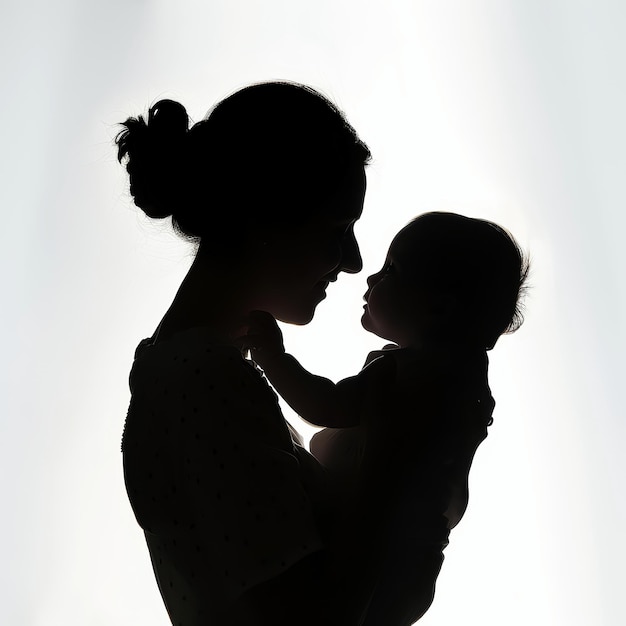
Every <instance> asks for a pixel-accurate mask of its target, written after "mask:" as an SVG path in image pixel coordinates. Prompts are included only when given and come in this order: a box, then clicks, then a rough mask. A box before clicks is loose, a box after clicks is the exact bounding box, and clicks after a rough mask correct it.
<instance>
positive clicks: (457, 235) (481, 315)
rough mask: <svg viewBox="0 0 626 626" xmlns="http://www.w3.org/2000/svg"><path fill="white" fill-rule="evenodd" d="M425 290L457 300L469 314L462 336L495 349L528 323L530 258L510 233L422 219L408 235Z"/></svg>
mask: <svg viewBox="0 0 626 626" xmlns="http://www.w3.org/2000/svg"><path fill="white" fill-rule="evenodd" d="M401 232H402V233H403V236H409V237H411V240H410V249H411V250H413V251H414V252H415V254H414V255H412V258H411V260H410V263H411V269H412V273H413V275H414V276H415V277H416V279H417V280H418V283H419V285H420V287H421V288H424V289H426V290H427V291H428V292H430V293H433V294H448V295H452V296H454V297H455V299H456V301H457V302H458V303H459V305H460V307H462V310H463V319H462V320H460V325H459V328H458V329H455V330H456V331H457V335H459V334H460V335H463V334H464V333H465V334H466V338H468V339H471V341H472V342H478V343H479V344H480V345H481V347H483V348H486V349H487V350H490V349H491V348H493V346H494V345H495V343H496V341H497V340H498V337H500V335H502V334H505V333H512V332H515V331H516V330H517V329H518V328H519V327H520V326H521V325H522V323H523V321H524V316H523V306H522V297H523V295H524V293H525V291H526V289H527V279H528V273H529V269H530V263H529V260H528V257H527V256H526V255H525V254H524V252H523V250H522V249H521V247H520V246H519V244H518V243H517V241H515V239H514V238H513V236H512V235H511V234H510V233H509V232H508V231H507V230H506V229H504V228H502V227H501V226H499V225H498V224H495V223H494V222H490V221H487V220H482V219H476V218H471V217H465V216H463V215H458V214H456V213H444V212H432V213H425V214H423V215H420V216H419V217H417V218H415V219H414V220H413V221H411V222H410V223H409V224H408V225H407V226H406V227H405V229H403V231H401Z"/></svg>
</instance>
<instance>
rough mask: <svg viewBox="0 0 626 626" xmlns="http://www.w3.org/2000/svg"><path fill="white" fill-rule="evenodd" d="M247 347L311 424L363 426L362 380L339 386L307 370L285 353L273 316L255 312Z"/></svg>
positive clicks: (275, 383) (268, 375)
mask: <svg viewBox="0 0 626 626" xmlns="http://www.w3.org/2000/svg"><path fill="white" fill-rule="evenodd" d="M244 344H245V346H246V347H247V348H249V350H250V353H251V355H252V358H253V359H254V361H255V362H256V363H258V364H259V365H260V366H261V367H262V368H263V371H264V372H265V375H266V376H267V378H268V379H269V381H270V382H271V383H272V385H273V386H274V387H275V388H276V391H278V393H279V394H280V395H281V396H282V397H283V398H284V399H285V401H286V402H287V403H288V404H289V406H290V407H291V408H292V409H293V410H294V411H295V412H296V413H297V414H298V415H300V417H302V418H303V419H305V420H306V421H307V422H310V423H311V424H315V425H316V426H328V427H331V428H346V427H349V426H356V425H357V424H358V423H359V404H360V394H359V381H358V377H357V376H353V377H351V378H346V379H345V380H342V381H340V382H339V383H337V384H335V383H333V382H332V381H330V380H328V379H327V378H323V377H321V376H315V375H314V374H311V373H310V372H308V371H307V370H305V369H304V368H303V367H302V365H300V363H298V361H297V360H296V359H295V358H294V357H293V356H291V355H290V354H287V353H286V352H285V348H284V345H283V338H282V333H281V332H280V329H279V328H278V325H277V324H276V321H275V320H274V318H273V317H272V316H271V315H270V314H269V313H266V312H264V311H253V312H252V313H251V314H250V318H249V329H248V334H247V335H246V337H245V338H244Z"/></svg>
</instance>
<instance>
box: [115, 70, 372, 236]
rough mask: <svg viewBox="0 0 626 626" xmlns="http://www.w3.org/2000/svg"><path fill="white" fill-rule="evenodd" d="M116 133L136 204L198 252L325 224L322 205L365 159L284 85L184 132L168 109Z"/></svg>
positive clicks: (336, 120)
mask: <svg viewBox="0 0 626 626" xmlns="http://www.w3.org/2000/svg"><path fill="white" fill-rule="evenodd" d="M123 127H124V128H123V130H122V131H121V132H120V133H119V134H118V135H117V137H116V140H115V141H116V143H117V146H118V159H119V160H120V162H121V161H122V160H126V167H127V170H128V173H129V175H130V191H131V194H132V195H133V197H134V200H135V204H136V205H137V206H138V207H140V208H141V209H142V210H143V211H144V212H145V213H146V214H147V215H148V216H149V217H153V218H165V217H169V216H170V215H171V216H172V224H173V227H174V229H175V231H176V232H177V233H178V234H180V235H182V236H183V237H184V238H186V239H188V240H191V241H194V242H196V243H198V242H199V241H200V240H201V239H202V238H204V237H205V236H207V235H209V236H210V238H211V242H212V245H213V242H215V243H216V244H217V243H218V242H220V241H222V242H224V240H225V241H226V242H231V241H233V240H234V239H238V238H240V237H241V235H242V234H243V233H245V232H246V231H247V232H252V231H253V230H254V228H255V226H257V225H259V224H263V225H265V226H270V227H278V228H280V227H281V226H287V227H289V226H290V225H292V224H301V223H304V222H306V221H307V220H308V219H311V218H314V217H316V216H317V215H319V214H320V213H322V214H323V210H324V206H325V202H324V200H325V199H327V198H329V197H330V196H331V195H332V194H333V192H334V191H336V190H337V189H338V188H339V186H340V185H341V184H342V181H343V179H344V178H345V177H346V176H347V175H348V173H349V172H350V171H351V170H353V169H354V168H359V167H360V168H362V167H363V166H364V165H366V164H367V163H368V162H369V160H370V158H371V155H370V151H369V149H368V147H367V146H366V145H365V143H363V142H362V141H361V140H360V139H359V137H358V136H357V134H356V131H355V130H354V128H353V127H352V126H350V124H349V123H348V121H347V120H346V118H345V116H344V114H343V113H342V112H341V111H340V110H339V109H338V108H337V107H336V106H335V105H334V104H333V103H332V102H331V101H330V100H328V98H326V97H325V96H323V95H322V94H321V93H319V92H317V91H316V90H314V89H312V88H311V87H308V86H306V85H301V84H298V83H291V82H284V81H283V82H269V83H258V84H254V85H250V86H248V87H245V88H243V89H240V90H239V91H236V92H235V93H233V94H232V95H230V96H228V97H227V98H225V99H224V100H222V101H221V102H219V103H218V104H217V105H216V106H214V107H213V108H212V109H211V111H210V112H209V114H208V115H207V117H206V118H205V119H203V120H201V121H200V122H197V123H196V124H193V125H192V126H191V128H189V118H188V115H187V112H186V110H185V108H184V107H183V105H182V104H179V103H178V102H174V101H172V100H161V101H159V102H157V103H156V104H155V105H154V106H152V107H151V108H150V110H149V113H148V116H147V119H144V118H143V117H142V116H138V117H135V118H133V117H131V118H128V119H127V120H126V121H125V122H124V124H123Z"/></svg>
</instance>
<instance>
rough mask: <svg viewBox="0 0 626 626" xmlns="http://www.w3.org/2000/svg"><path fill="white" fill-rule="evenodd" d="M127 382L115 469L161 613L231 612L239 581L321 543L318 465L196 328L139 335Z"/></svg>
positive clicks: (273, 406) (221, 348)
mask: <svg viewBox="0 0 626 626" xmlns="http://www.w3.org/2000/svg"><path fill="white" fill-rule="evenodd" d="M130 388H131V402H130V407H129V410H128V416H127V418H126V424H125V428H124V435H123V440H122V452H123V461H124V478H125V482H126V489H127V492H128V497H129V499H130V502H131V505H132V508H133V511H134V513H135V516H136V518H137V521H138V523H139V525H140V526H141V527H142V528H143V530H144V532H145V536H146V540H147V543H148V548H149V551H150V556H151V559H152V564H153V568H154V572H155V575H156V578H157V581H158V584H159V589H160V591H161V595H162V596H163V599H164V602H165V604H166V607H167V609H168V612H169V614H170V618H171V619H172V623H173V624H175V625H176V626H189V625H191V624H200V623H207V622H208V623H210V622H209V620H215V621H216V623H220V624H222V623H223V624H228V623H231V621H232V622H233V623H236V621H237V617H236V606H237V602H236V600H237V598H238V597H239V596H240V595H241V594H242V593H244V592H245V591H246V590H247V589H249V588H250V587H252V586H254V585H257V584H259V583H261V582H263V581H266V580H269V579H271V578H273V577H275V576H277V575H279V574H280V573H282V572H284V571H285V570H286V569H287V568H288V567H289V566H291V565H293V564H294V563H295V562H297V561H298V560H300V559H302V558H303V557H304V556H306V555H307V554H310V553H312V552H315V551H317V550H320V549H321V548H322V547H323V543H322V539H321V530H320V524H321V521H320V520H321V517H322V511H323V509H324V506H325V490H326V483H325V480H326V476H325V473H324V472H325V470H324V469H323V468H322V467H321V466H320V465H319V464H318V463H317V462H316V461H315V459H314V458H313V457H312V456H311V455H309V454H308V453H307V452H306V451H305V450H304V449H303V448H302V447H301V446H300V445H299V441H297V440H295V441H294V439H295V436H293V435H292V432H293V433H295V431H292V430H290V427H289V426H288V424H287V423H286V421H285V419H284V417H283V416H282V413H281V411H280V408H279V406H278V401H277V397H276V395H275V393H274V392H273V391H272V390H271V388H270V387H269V385H268V384H267V382H266V380H265V379H264V378H263V377H262V376H261V374H260V373H259V372H258V371H257V370H256V369H255V368H254V366H253V365H252V364H251V363H250V362H248V361H246V360H244V359H243V358H242V356H241V354H240V353H239V351H238V350H237V349H236V348H234V347H233V346H230V345H223V344H222V345H220V343H219V342H216V341H215V340H214V339H213V338H212V337H211V335H210V332H209V331H208V330H207V329H202V328H194V329H190V330H187V331H184V332H182V333H178V334H177V335H175V336H174V337H173V338H172V339H169V340H166V341H162V342H159V343H156V344H153V343H152V341H151V340H149V339H147V340H144V341H142V342H141V343H140V344H139V346H138V348H137V351H136V353H135V361H134V364H133V367H132V370H131V374H130Z"/></svg>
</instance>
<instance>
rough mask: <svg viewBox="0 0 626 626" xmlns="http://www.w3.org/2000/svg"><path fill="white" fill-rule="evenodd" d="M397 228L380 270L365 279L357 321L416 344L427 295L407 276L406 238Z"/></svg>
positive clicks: (424, 323) (403, 343)
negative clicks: (365, 288)
mask: <svg viewBox="0 0 626 626" xmlns="http://www.w3.org/2000/svg"><path fill="white" fill-rule="evenodd" d="M405 231H406V229H403V230H401V231H400V232H399V233H398V235H396V237H395V239H394V240H393V241H392V243H391V246H390V247H389V251H388V252H387V258H386V259H385V263H384V265H383V267H382V269H381V270H380V271H379V272H377V273H376V274H372V275H371V276H370V277H369V278H368V279H367V285H368V287H369V289H368V290H367V292H366V293H365V295H364V296H363V299H364V300H365V302H366V304H365V307H364V309H365V310H364V312H363V316H362V317H361V324H362V325H363V328H365V329H366V330H368V331H370V332H372V333H374V334H376V335H378V336H379V337H382V338H383V339H388V340H390V341H393V342H395V343H397V344H398V345H399V346H400V347H402V348H405V347H419V346H420V345H421V343H422V337H423V334H424V331H425V330H426V328H427V324H428V317H427V307H426V301H427V298H426V296H425V295H424V294H422V293H420V290H419V288H418V287H417V285H416V282H415V280H414V279H413V280H412V279H411V272H410V269H409V267H410V266H409V263H408V261H409V260H410V258H411V248H410V237H409V236H408V233H407V232H405Z"/></svg>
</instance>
